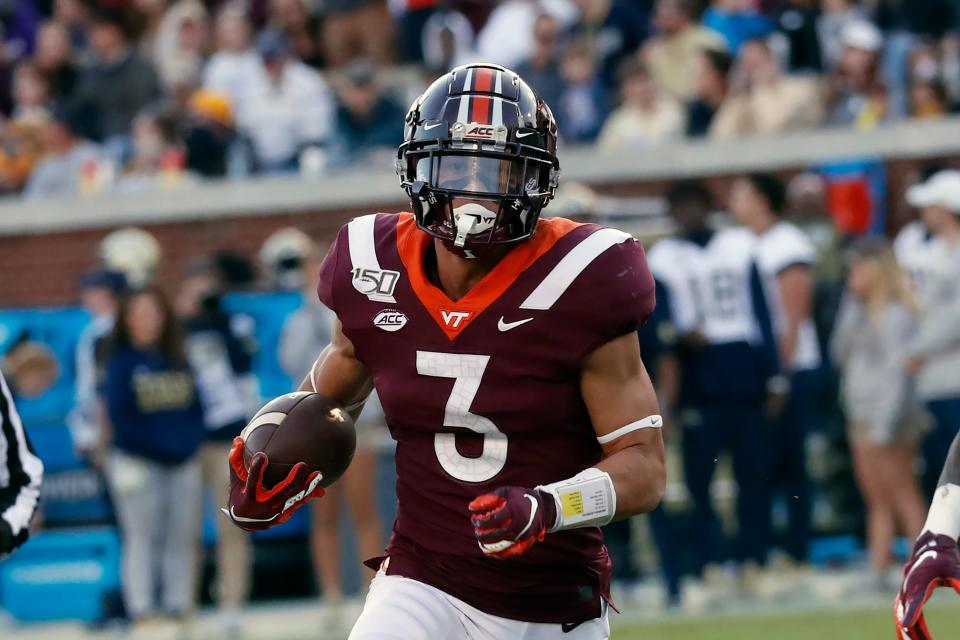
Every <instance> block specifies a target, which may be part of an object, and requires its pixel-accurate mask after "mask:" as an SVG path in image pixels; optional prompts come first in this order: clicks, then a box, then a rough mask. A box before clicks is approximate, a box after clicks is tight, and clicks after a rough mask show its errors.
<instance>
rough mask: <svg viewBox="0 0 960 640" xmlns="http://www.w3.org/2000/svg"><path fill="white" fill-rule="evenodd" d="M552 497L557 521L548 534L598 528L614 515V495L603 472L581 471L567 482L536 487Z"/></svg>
mask: <svg viewBox="0 0 960 640" xmlns="http://www.w3.org/2000/svg"><path fill="white" fill-rule="evenodd" d="M537 489H541V490H543V491H545V492H547V493H549V494H550V495H552V496H553V499H554V502H555V504H556V506H557V520H556V522H554V523H553V525H552V526H551V527H550V528H549V530H548V532H549V533H553V532H554V531H560V530H563V529H577V528H580V527H600V526H603V525H605V524H607V523H608V522H610V521H611V520H613V516H614V514H615V513H616V512H617V493H616V491H614V488H613V480H612V479H611V478H610V474H608V473H607V472H606V471H601V470H600V469H597V468H595V467H590V468H589V469H584V470H583V471H581V472H580V473H578V474H577V475H575V476H573V477H572V478H568V479H567V480H561V481H560V482H553V483H551V484H547V485H542V486H539V487H537Z"/></svg>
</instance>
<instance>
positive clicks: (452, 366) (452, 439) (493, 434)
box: [417, 351, 507, 482]
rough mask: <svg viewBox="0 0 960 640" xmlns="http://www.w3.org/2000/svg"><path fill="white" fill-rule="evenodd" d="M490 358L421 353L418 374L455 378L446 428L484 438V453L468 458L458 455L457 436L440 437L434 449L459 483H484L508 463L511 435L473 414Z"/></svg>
mask: <svg viewBox="0 0 960 640" xmlns="http://www.w3.org/2000/svg"><path fill="white" fill-rule="evenodd" d="M489 361H490V356H475V355H467V354H462V353H437V352H435V351H417V373H419V374H420V375H422V376H432V377H436V378H453V380H454V383H453V390H452V391H451V392H450V397H449V398H448V399H447V406H446V408H445V409H444V412H443V426H445V427H464V428H466V429H470V430H471V431H473V432H476V433H479V434H481V435H482V436H483V452H482V453H481V454H480V456H479V457H476V458H467V457H465V456H462V455H460V453H459V452H458V451H457V443H456V438H457V436H456V434H453V433H438V434H436V435H435V436H434V439H433V448H434V450H435V451H436V452H437V459H438V460H439V461H440V466H441V467H443V470H444V471H446V472H447V473H449V474H450V475H451V476H453V477H454V478H456V479H457V480H463V481H464V482H484V481H485V480H489V479H490V478H492V477H494V476H495V475H497V474H498V473H500V470H501V469H503V465H504V463H506V461H507V435H506V434H505V433H503V432H501V431H500V430H499V429H497V425H495V424H493V421H492V420H490V419H488V418H484V417H483V416H478V415H476V414H475V413H470V405H472V404H473V399H474V398H475V397H476V395H477V390H478V389H479V388H480V379H481V378H482V377H483V372H484V370H485V369H486V368H487V363H488V362H489Z"/></svg>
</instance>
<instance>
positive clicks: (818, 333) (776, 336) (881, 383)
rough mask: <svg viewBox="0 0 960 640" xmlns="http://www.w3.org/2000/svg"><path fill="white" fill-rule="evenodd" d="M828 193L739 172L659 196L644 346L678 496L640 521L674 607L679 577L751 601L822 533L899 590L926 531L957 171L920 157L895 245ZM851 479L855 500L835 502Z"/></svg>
mask: <svg viewBox="0 0 960 640" xmlns="http://www.w3.org/2000/svg"><path fill="white" fill-rule="evenodd" d="M825 186H826V185H825V182H824V181H823V180H822V178H821V177H820V176H818V175H815V174H809V173H807V174H800V175H798V176H796V177H794V178H793V179H792V180H791V181H790V182H789V184H788V183H785V182H783V181H781V180H780V179H779V178H777V177H775V176H772V175H769V174H751V175H746V176H741V177H738V178H737V179H735V180H734V181H733V183H732V185H731V187H730V189H729V191H728V192H727V193H725V194H724V196H723V198H719V199H718V198H715V197H714V196H715V195H716V194H714V192H712V191H710V190H709V189H708V188H707V186H706V185H705V184H703V183H700V182H696V181H688V182H679V183H675V184H674V185H673V186H672V187H671V188H670V190H669V191H668V194H667V199H668V203H669V206H668V210H669V214H670V216H671V218H672V220H673V223H674V230H675V231H674V233H673V234H671V235H670V236H668V237H666V238H662V239H660V240H657V241H656V242H654V243H653V245H652V247H651V248H650V250H649V252H648V260H649V263H650V267H651V271H652V272H653V274H654V277H655V279H656V281H657V309H656V311H655V314H654V317H653V319H652V320H651V322H650V323H648V325H646V326H645V327H644V328H643V329H641V332H640V334H641V335H640V339H641V345H642V351H643V353H644V362H645V364H646V365H647V367H648V369H649V370H650V371H651V375H652V376H653V378H654V381H655V383H656V385H657V389H658V397H659V399H660V401H661V406H662V409H663V413H664V418H665V423H666V425H667V432H666V433H667V438H668V442H672V443H673V445H674V446H677V447H678V448H679V450H680V452H681V463H680V467H681V468H680V469H677V470H676V471H677V473H675V474H674V475H673V478H677V477H678V476H679V475H682V477H683V478H684V485H685V488H686V492H687V494H688V497H689V501H690V512H689V514H688V515H687V517H686V518H685V519H684V521H683V522H682V523H678V522H677V521H675V518H674V517H672V516H671V515H670V514H669V513H668V512H666V511H665V510H664V508H663V507H661V508H660V509H658V510H657V511H656V512H654V513H653V514H651V516H652V517H651V525H652V527H653V534H654V539H655V540H656V542H657V545H658V546H659V547H660V558H661V563H662V569H663V571H664V577H665V582H666V584H667V587H668V591H669V593H670V598H671V600H672V601H674V602H676V601H678V600H679V598H680V593H681V592H680V580H679V576H680V574H681V573H682V572H686V571H692V572H693V573H694V574H699V575H701V576H702V577H703V580H704V581H705V582H706V583H711V582H714V583H717V581H719V584H724V585H726V586H727V587H733V586H734V585H733V584H731V581H735V584H736V586H737V587H738V588H737V589H736V590H735V592H737V593H740V594H747V595H750V594H753V595H757V592H756V589H757V584H758V580H759V579H760V576H761V575H762V573H763V572H764V571H765V570H766V569H767V568H770V567H773V568H774V569H775V570H778V571H783V570H784V569H786V568H796V567H799V566H803V565H805V564H806V563H808V562H809V561H810V558H811V553H812V546H811V545H812V541H813V539H814V537H813V532H814V531H815V530H819V531H821V532H822V531H824V529H825V528H831V527H833V528H835V529H840V530H842V529H844V528H847V529H848V530H849V529H853V530H862V531H863V533H864V539H865V541H866V545H865V546H866V554H865V560H866V562H865V565H866V568H865V571H864V573H865V576H864V578H865V579H864V580H863V581H862V584H864V585H866V586H864V587H861V592H864V591H871V592H874V593H877V594H890V593H892V592H893V590H894V588H895V584H896V580H897V575H896V574H897V567H896V566H895V564H896V561H895V560H894V556H893V553H894V552H893V548H894V542H895V540H896V539H897V537H898V536H904V537H906V538H907V539H908V540H909V539H913V538H914V537H916V535H918V533H919V531H920V529H921V527H922V526H923V522H924V518H925V513H926V504H927V501H929V500H930V498H931V497H932V496H933V492H934V490H935V488H936V486H937V478H938V476H939V473H940V469H941V468H942V465H943V463H944V460H945V459H946V454H947V451H948V449H949V445H950V442H951V441H952V439H953V437H954V436H955V435H956V433H957V431H958V428H960V385H958V384H957V380H958V375H957V374H958V372H960V369H958V361H960V332H958V327H960V297H958V295H957V287H956V281H957V276H958V271H957V269H958V267H960V172H958V171H955V170H949V169H942V168H941V167H937V166H931V167H928V168H927V169H926V171H925V172H924V175H922V176H920V177H919V179H918V184H915V185H914V186H913V187H911V188H910V189H909V190H908V191H907V193H906V200H907V204H909V206H910V207H911V210H912V211H913V212H914V216H915V218H914V219H913V221H912V222H909V223H908V224H906V225H905V226H903V227H902V229H900V230H899V232H898V233H897V235H896V238H895V242H889V241H888V240H887V239H886V238H884V237H882V236H879V235H865V234H863V233H851V232H849V231H847V232H845V231H844V230H843V225H842V224H839V220H838V219H837V218H836V216H835V215H834V214H833V213H832V212H831V211H830V208H829V201H828V198H827V197H826V190H825ZM818 443H819V444H818ZM813 452H817V453H816V454H814V453H813ZM721 460H729V479H730V480H731V481H732V484H733V487H735V490H734V491H733V492H732V495H733V496H734V498H733V500H732V501H733V502H735V505H733V506H731V505H727V506H726V508H723V509H721V508H720V507H719V505H720V504H721V503H722V502H723V501H722V500H719V499H718V494H717V491H716V489H717V485H716V483H715V479H716V476H717V474H718V469H719V468H721V465H718V462H719V461H721ZM844 470H845V471H844ZM829 486H832V487H833V489H828V487H829ZM852 486H856V487H857V488H858V489H859V499H858V498H857V497H856V496H855V495H854V496H849V495H848V496H847V497H846V498H843V497H841V496H839V495H838V490H839V491H840V492H842V491H843V490H844V489H843V487H852ZM830 493H833V494H834V495H833V496H832V497H831V496H830V495H829V494H830ZM851 497H852V499H851ZM860 504H862V505H863V519H862V521H860V523H858V522H857V519H856V518H855V517H854V518H851V516H854V514H857V513H859V512H860V508H859V505H860ZM721 511H723V514H724V515H723V517H721V516H720V515H718V514H720V512H721ZM817 514H819V516H817ZM815 520H818V521H819V522H815ZM831 520H832V521H833V525H827V524H826V523H827V522H828V521H831ZM861 526H862V529H861ZM684 530H686V531H688V532H689V531H692V532H696V533H695V534H694V535H692V536H690V537H684V536H683V535H682V533H680V534H678V531H680V532H682V531H684ZM678 540H684V541H685V544H686V545H687V546H686V548H684V543H678V542H677V541H678ZM691 552H692V553H691ZM683 556H687V557H686V558H685V560H684V562H683V563H681V560H679V559H680V558H681V557H683ZM690 556H692V557H690ZM681 564H682V566H681ZM724 581H726V582H724Z"/></svg>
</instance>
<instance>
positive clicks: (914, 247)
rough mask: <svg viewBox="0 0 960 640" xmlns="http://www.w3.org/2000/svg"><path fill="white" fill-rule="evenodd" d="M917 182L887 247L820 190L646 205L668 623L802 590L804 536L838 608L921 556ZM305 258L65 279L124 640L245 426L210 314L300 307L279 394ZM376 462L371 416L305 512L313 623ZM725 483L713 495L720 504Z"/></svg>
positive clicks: (159, 588)
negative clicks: (665, 476)
mask: <svg viewBox="0 0 960 640" xmlns="http://www.w3.org/2000/svg"><path fill="white" fill-rule="evenodd" d="M915 182H916V184H915V185H914V186H913V187H912V188H910V189H909V190H908V191H907V192H906V200H907V204H908V205H909V209H910V211H912V212H913V218H912V220H911V221H910V222H909V223H907V224H905V225H903V226H902V228H901V229H899V230H898V232H897V234H896V236H895V240H894V241H893V242H890V241H888V239H887V238H885V237H883V236H881V235H876V234H874V235H870V234H864V233H863V232H858V233H854V232H850V231H849V230H846V228H845V227H844V225H843V224H841V222H840V220H839V219H838V217H837V212H835V211H831V209H830V199H829V198H828V194H827V184H826V182H825V180H824V179H823V177H822V176H820V175H818V174H814V173H803V174H799V175H796V176H794V177H793V178H792V179H791V180H790V181H789V182H784V181H783V180H781V179H780V178H779V177H777V176H773V175H769V174H751V175H744V176H739V177H737V178H736V179H734V180H733V181H732V182H731V183H730V184H723V185H719V184H715V185H708V184H706V183H701V182H698V181H678V182H675V183H673V184H672V185H669V188H668V190H667V192H666V197H665V201H666V204H667V206H666V211H667V213H668V217H669V220H670V222H671V227H672V229H671V231H670V232H669V233H668V234H667V235H665V236H662V237H656V238H647V239H646V240H647V244H648V246H649V249H648V253H647V255H648V261H649V264H650V267H651V271H652V273H653V275H654V277H655V279H656V284H657V302H658V304H657V309H656V311H655V312H654V316H653V317H652V318H651V319H650V321H649V322H648V323H647V324H646V325H645V326H644V327H643V328H642V329H641V331H640V334H639V336H638V339H639V340H640V343H641V352H642V353H643V357H644V363H645V365H646V367H647V369H648V371H649V372H650V374H651V377H652V378H653V380H654V383H655V385H656V388H657V392H658V397H659V399H660V401H661V405H662V413H663V416H664V422H665V437H666V440H667V443H668V448H669V449H670V450H672V451H676V452H677V453H678V455H677V458H676V459H677V464H676V465H675V467H674V468H671V470H670V483H671V487H672V489H671V490H670V491H668V495H667V497H666V499H665V500H664V503H663V505H661V507H659V508H658V509H657V510H655V511H654V512H652V513H651V514H650V516H649V524H650V530H651V533H652V538H653V541H654V543H655V545H656V546H657V548H658V551H659V554H658V557H659V560H660V564H661V568H662V571H663V578H664V584H665V585H666V590H667V593H668V603H670V604H674V605H675V604H678V603H679V602H680V601H681V596H682V593H683V591H682V589H681V585H682V582H681V579H682V577H683V576H685V575H693V576H697V577H699V578H700V579H701V583H702V584H704V585H708V586H711V585H713V586H717V587H718V588H719V589H720V590H721V591H722V592H723V593H725V594H727V595H728V597H729V596H731V595H732V596H733V597H737V598H742V597H749V596H751V595H757V592H756V590H757V589H758V586H757V585H758V584H759V582H758V581H759V579H760V578H761V577H762V576H763V574H764V572H766V571H773V572H780V573H782V572H783V571H784V570H785V569H787V568H791V569H793V570H796V569H798V568H801V569H802V568H803V567H805V566H806V565H807V564H808V563H809V562H810V561H811V557H812V556H811V553H812V548H813V544H814V542H815V539H816V538H817V537H818V536H820V535H822V534H850V533H855V534H861V533H862V535H863V539H864V540H865V541H866V545H865V546H866V549H867V554H866V558H865V562H864V566H865V573H866V574H867V579H866V580H865V581H861V583H860V586H859V587H858V589H860V590H861V591H862V590H863V586H862V585H863V584H864V583H865V584H866V585H868V586H867V587H866V588H868V589H869V588H871V586H870V585H872V587H873V588H875V589H876V590H877V592H878V593H881V592H882V593H889V592H892V588H893V582H892V580H893V579H894V574H895V571H896V569H895V567H894V564H895V559H894V555H893V552H892V547H893V543H894V541H895V539H896V538H897V537H898V536H905V537H906V538H907V539H912V538H913V537H915V536H916V534H917V533H918V531H919V529H920V527H921V526H922V524H923V520H924V514H925V512H926V501H927V500H929V498H930V497H931V495H932V492H933V490H934V488H935V487H936V482H937V477H938V474H939V470H940V469H941V467H942V464H943V461H944V459H945V456H946V454H947V451H948V448H949V444H950V442H951V441H952V440H953V438H954V436H955V434H956V432H957V430H958V428H960V290H958V289H957V286H956V283H957V281H958V280H960V172H958V171H954V170H949V169H944V168H943V167H940V166H930V167H927V168H925V169H924V170H923V173H922V175H918V176H917V178H916V180H915ZM719 186H722V187H723V189H722V190H721V189H718V188H713V187H719ZM584 207H585V206H584ZM548 212H549V209H548ZM593 215H594V212H591V211H589V210H587V209H586V208H582V210H581V211H579V212H578V217H581V218H583V219H591V217H592V216H593ZM323 254H324V247H323V246H322V245H319V244H317V243H316V242H315V241H314V240H313V239H311V238H309V237H308V236H307V235H306V234H304V233H303V232H301V231H299V230H297V229H295V228H286V229H281V230H279V231H276V232H274V233H273V234H271V235H270V236H269V237H267V238H266V239H265V240H264V243H263V245H262V249H261V250H260V253H259V255H258V256H249V255H241V254H237V253H233V252H221V253H217V254H216V255H212V256H209V257H205V258H201V259H196V260H193V261H191V262H190V263H188V264H187V265H186V266H185V268H184V269H183V270H182V272H181V273H179V274H178V277H177V278H175V280H176V283H175V284H174V285H173V286H170V287H166V288H160V287H158V286H156V285H155V284H153V283H154V280H155V276H156V275H157V273H158V270H159V267H160V264H161V260H162V258H161V255H160V248H159V245H158V243H157V242H156V240H155V239H154V238H153V237H152V236H151V235H150V234H149V233H146V232H144V231H141V230H136V229H125V230H120V231H116V232H114V233H112V234H110V235H108V236H107V237H106V238H105V239H104V240H103V242H102V243H101V245H100V252H99V255H98V259H99V265H98V266H97V268H96V269H94V270H92V271H90V272H88V273H86V274H85V275H84V276H83V277H82V278H81V279H80V282H79V286H80V299H81V303H82V305H83V307H84V308H85V309H86V310H87V311H88V312H89V314H90V316H91V318H92V321H91V322H90V323H89V324H88V325H87V328H86V330H85V331H84V333H83V335H82V336H81V338H80V340H79V342H78V346H77V353H76V358H77V362H76V367H75V370H76V386H77V388H76V398H77V400H76V406H75V408H74V410H73V412H72V414H71V415H70V416H69V419H68V425H69V427H70V430H71V435H72V438H73V444H74V447H75V448H76V450H77V451H78V453H79V454H80V455H81V456H82V457H83V458H84V459H86V460H87V462H88V463H89V464H90V465H91V466H92V467H93V468H95V469H97V470H98V471H99V473H101V474H102V476H103V477H104V478H105V480H106V484H107V486H108V487H109V497H110V502H111V503H112V506H113V511H114V512H115V514H116V520H117V524H118V529H119V531H120V533H121V537H122V542H123V544H122V575H123V580H122V588H123V594H122V595H123V598H122V600H123V602H124V606H125V610H126V615H127V616H128V617H129V618H130V619H131V620H132V621H133V622H134V623H135V624H137V625H146V626H148V627H149V626H150V625H155V624H157V619H158V618H160V619H165V620H167V622H168V623H169V621H170V620H174V621H177V620H182V619H189V616H190V615H191V614H192V612H193V611H194V610H195V608H196V606H197V588H196V586H197V583H198V574H197V570H198V567H199V566H201V565H200V563H199V556H198V554H199V553H200V552H201V551H202V549H203V547H202V545H201V531H200V522H201V515H202V514H201V510H202V505H203V500H204V495H206V496H207V497H208V503H209V504H216V505H222V504H223V502H224V500H223V498H224V496H225V493H226V489H227V465H226V458H227V451H228V449H229V445H230V442H231V440H232V438H234V437H235V436H236V435H237V434H239V432H240V430H241V428H242V427H243V426H244V425H245V424H246V423H247V421H248V420H249V418H250V417H251V416H252V414H253V413H254V412H255V411H256V410H257V408H258V406H259V405H260V403H261V402H262V401H263V398H262V395H263V394H262V393H261V392H260V391H259V390H258V388H257V383H258V381H257V379H256V378H255V376H254V375H253V373H252V371H253V368H252V362H253V359H254V358H256V357H258V356H257V355H256V353H257V343H258V341H259V340H260V339H261V338H262V336H258V335H257V333H256V331H255V330H254V329H253V326H252V323H251V322H250V318H248V317H244V316H243V314H238V313H231V312H229V311H228V309H229V305H225V304H224V300H225V297H226V296H228V295H229V294H232V293H249V292H253V291H259V292H278V291H285V292H300V294H301V297H302V301H301V303H300V306H299V307H298V308H297V310H296V311H294V312H293V313H292V314H291V315H289V316H288V317H287V319H286V320H285V323H284V325H283V329H282V332H281V336H280V339H279V343H278V345H277V353H276V359H277V360H278V361H279V364H280V366H281V367H282V369H283V370H284V371H285V372H286V374H287V375H288V376H289V378H290V380H292V381H293V383H292V384H293V385H294V386H295V385H296V381H298V380H301V379H303V377H304V376H305V375H306V373H307V372H308V371H309V369H310V367H311V365H312V363H313V361H314V358H315V356H316V354H317V353H319V352H320V350H321V349H322V348H323V347H324V346H325V345H326V344H327V343H328V342H329V340H330V335H331V328H332V323H333V321H334V319H333V317H332V315H331V312H330V311H329V310H328V309H326V308H325V307H324V306H323V305H322V304H321V303H320V302H319V300H318V299H317V296H316V294H315V291H314V286H315V277H316V273H317V272H318V270H319V262H320V260H321V259H322V257H323ZM168 282H169V280H168ZM273 356H274V354H270V356H269V357H271V358H273ZM260 357H262V354H261V356H260ZM45 359H46V360H49V357H48V356H46V355H45V354H44V352H43V349H42V345H40V344H38V343H26V344H25V345H21V346H18V347H16V348H14V349H11V350H10V351H9V352H8V353H7V354H6V356H5V358H4V361H3V365H4V370H5V372H6V373H7V375H8V378H9V379H10V381H11V383H12V386H13V387H14V390H15V391H16V392H20V393H23V394H24V395H36V394H38V393H41V392H42V390H43V387H44V381H45V380H46V381H47V383H49V379H50V378H51V376H55V375H56V373H55V371H52V370H51V369H50V366H47V367H44V366H41V365H40V363H42V362H43V361H44V360H45ZM52 366H54V368H55V365H52ZM386 441H387V438H386V435H385V429H384V419H383V415H382V409H380V407H379V405H378V403H377V402H376V401H375V400H371V402H370V403H368V406H367V407H366V408H365V409H364V413H363V415H362V416H361V419H360V421H359V423H358V451H357V454H356V456H355V458H354V460H353V464H352V465H351V467H350V469H349V470H348V472H347V474H346V475H345V476H344V478H343V479H342V480H341V481H339V482H338V483H337V484H336V485H334V486H333V487H331V488H330V489H329V490H328V494H327V496H326V497H325V498H324V499H323V500H321V501H318V502H317V503H315V505H314V507H313V509H312V513H311V518H312V520H311V526H310V550H311V552H312V559H313V563H314V568H315V575H316V584H317V585H318V587H319V591H320V593H321V594H322V597H323V598H324V600H325V601H326V602H327V603H328V604H329V605H330V606H329V607H327V608H325V611H327V612H330V615H332V616H334V618H332V619H331V620H328V622H327V623H328V624H337V619H336V617H335V616H336V615H337V613H336V612H337V611H338V610H339V609H338V605H339V604H340V603H341V601H342V599H343V597H344V594H343V588H342V583H341V570H340V569H341V566H340V565H341V562H343V563H347V562H351V561H348V560H344V559H343V558H341V554H340V549H341V545H340V544H339V535H340V532H342V531H343V530H344V529H343V528H342V527H341V526H340V525H341V523H340V521H339V519H340V516H341V514H342V513H345V510H346V508H347V507H348V508H349V513H350V516H351V519H352V521H353V527H354V528H353V531H354V532H355V535H354V546H355V548H356V550H357V553H358V554H359V556H360V559H365V558H369V557H374V556H377V555H378V554H379V553H380V551H381V548H382V545H383V542H384V541H383V538H382V536H383V522H382V521H381V518H380V515H381V512H380V511H379V510H378V509H377V507H376V503H377V491H376V486H377V483H376V482H375V481H374V477H375V474H376V472H377V468H378V459H377V453H378V449H382V448H383V444H384V442H386ZM817 443H820V444H817ZM721 461H722V462H721ZM724 483H727V484H728V485H729V486H731V487H732V491H727V492H726V493H723V492H721V491H719V489H718V487H720V486H721V485H723V484H724ZM838 494H843V495H841V496H840V497H838ZM861 513H862V514H863V517H862V518H860V517H859V514H861ZM818 514H819V515H818ZM824 514H827V516H828V517H825V516H824ZM831 514H832V515H831ZM215 523H216V525H217V538H216V549H215V554H216V555H215V562H214V563H213V564H215V567H216V579H215V581H214V584H215V585H216V589H215V596H216V597H215V599H216V600H217V602H218V603H219V605H220V607H221V612H222V617H223V621H224V625H225V627H226V628H227V630H228V631H229V632H231V633H232V632H233V631H235V630H236V625H238V624H239V619H240V618H239V611H240V610H241V608H242V607H243V606H244V605H245V603H246V601H247V599H248V596H249V591H250V589H249V587H250V575H251V567H252V552H251V542H250V540H249V538H248V536H247V534H245V533H243V532H241V531H240V530H239V529H237V528H236V527H233V526H231V525H230V524H229V523H228V521H227V520H226V519H224V518H217V519H216V520H215ZM637 531H638V527H637V522H636V520H633V521H630V520H626V521H621V522H617V523H613V524H611V525H608V526H607V527H606V530H605V538H606V541H607V545H608V547H609V549H610V553H611V556H612V557H613V558H614V565H615V570H616V573H615V580H616V583H615V585H616V588H617V590H618V593H619V594H620V595H624V594H625V593H626V594H627V598H629V595H628V594H629V588H630V585H634V584H636V582H637V580H638V578H639V576H638V564H639V563H638V562H637V561H636V559H635V556H634V554H635V552H636V551H637V549H638V547H639V545H638V543H637V539H636V537H635V536H636V534H637ZM845 559H846V560H849V559H850V558H849V557H848V558H845ZM791 575H793V574H791ZM361 588H362V587H361Z"/></svg>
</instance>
